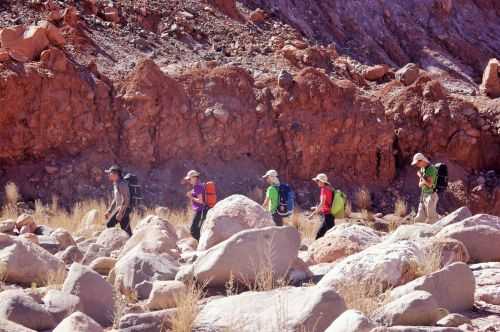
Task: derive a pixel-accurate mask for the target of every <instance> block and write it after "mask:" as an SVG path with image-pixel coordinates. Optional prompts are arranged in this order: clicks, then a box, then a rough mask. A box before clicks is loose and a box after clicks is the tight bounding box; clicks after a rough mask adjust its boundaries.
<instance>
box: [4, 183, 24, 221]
mask: <svg viewBox="0 0 500 332" xmlns="http://www.w3.org/2000/svg"><path fill="white" fill-rule="evenodd" d="M20 199H21V195H20V194H19V189H18V188H17V185H16V184H15V183H14V182H8V183H7V184H6V185H5V204H4V206H3V208H2V217H4V218H8V219H16V218H17V217H18V216H19V213H18V211H17V202H19V200H20Z"/></svg>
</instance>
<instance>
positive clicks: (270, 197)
mask: <svg viewBox="0 0 500 332" xmlns="http://www.w3.org/2000/svg"><path fill="white" fill-rule="evenodd" d="M262 178H263V179H264V180H265V181H266V182H267V184H269V187H267V190H266V198H265V200H264V203H262V206H263V207H264V208H265V209H266V210H268V211H269V212H271V215H272V216H273V221H274V223H275V224H276V226H283V217H282V216H281V215H280V214H279V213H278V205H279V189H278V188H279V186H280V180H279V179H278V172H277V171H275V170H274V169H271V170H269V171H267V172H266V174H264V176H263V177H262Z"/></svg>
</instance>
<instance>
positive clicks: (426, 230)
mask: <svg viewBox="0 0 500 332" xmlns="http://www.w3.org/2000/svg"><path fill="white" fill-rule="evenodd" d="M434 234H436V230H435V229H434V228H433V227H432V225H429V224H422V223H415V224H410V225H401V226H399V227H398V228H397V229H396V230H395V231H394V232H392V233H391V234H390V235H389V236H387V238H385V239H384V243H395V242H398V241H403V240H413V241H420V240H422V239H425V238H430V237H431V236H433V235H434Z"/></svg>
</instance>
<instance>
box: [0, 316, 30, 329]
mask: <svg viewBox="0 0 500 332" xmlns="http://www.w3.org/2000/svg"><path fill="white" fill-rule="evenodd" d="M0 332H36V331H35V330H32V329H29V328H27V327H25V326H22V325H19V324H17V323H14V322H12V321H10V320H7V319H4V318H0Z"/></svg>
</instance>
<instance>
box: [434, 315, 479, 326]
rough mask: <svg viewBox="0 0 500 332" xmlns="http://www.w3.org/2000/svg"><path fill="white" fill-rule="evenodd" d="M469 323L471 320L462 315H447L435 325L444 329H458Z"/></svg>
mask: <svg viewBox="0 0 500 332" xmlns="http://www.w3.org/2000/svg"><path fill="white" fill-rule="evenodd" d="M471 323H472V322H471V320H470V319H469V318H467V317H465V316H464V315H460V314H449V315H447V316H445V317H443V318H441V319H440V320H439V321H437V323H436V325H437V326H444V327H459V326H460V325H463V324H471Z"/></svg>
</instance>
